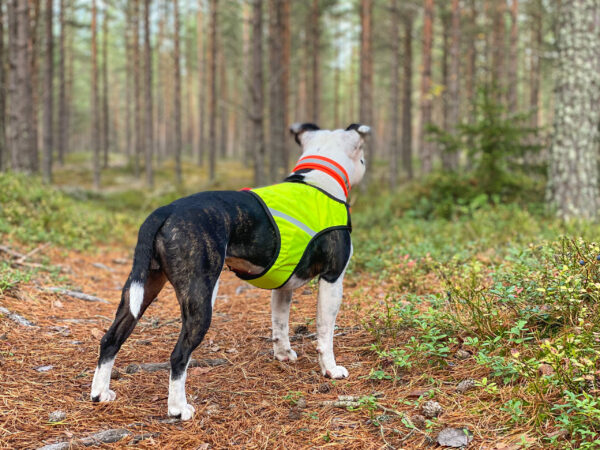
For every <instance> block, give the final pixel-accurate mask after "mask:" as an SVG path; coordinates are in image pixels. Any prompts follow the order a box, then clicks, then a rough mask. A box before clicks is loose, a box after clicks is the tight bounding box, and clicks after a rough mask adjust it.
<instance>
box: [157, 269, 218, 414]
mask: <svg viewBox="0 0 600 450" xmlns="http://www.w3.org/2000/svg"><path fill="white" fill-rule="evenodd" d="M219 274H220V270H219V271H215V273H213V274H211V275H205V276H201V277H199V278H196V279H194V280H190V281H187V280H186V281H185V282H181V283H177V282H176V283H175V291H176V293H177V299H178V300H179V304H180V306H181V333H180V335H179V340H178V341H177V344H176V345H175V349H174V350H173V353H171V374H170V377H169V400H168V407H169V415H170V416H174V417H180V418H181V420H189V419H191V418H192V416H193V415H194V407H193V406H192V405H190V404H189V403H188V402H187V399H186V395H185V380H186V377H187V366H188V364H189V362H190V356H191V354H192V352H193V351H194V349H195V348H196V347H198V345H200V343H201V342H202V339H204V336H205V335H206V332H207V331H208V328H209V326H210V321H211V317H212V303H213V301H214V299H215V298H216V295H217V293H216V291H217V289H218V277H219Z"/></svg>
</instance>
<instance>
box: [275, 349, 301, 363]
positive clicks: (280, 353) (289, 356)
mask: <svg viewBox="0 0 600 450" xmlns="http://www.w3.org/2000/svg"><path fill="white" fill-rule="evenodd" d="M273 354H274V355H275V358H277V359H278V360H279V361H296V360H297V359H298V355H297V354H296V352H295V351H294V350H292V349H291V348H289V349H287V350H275V351H274V352H273Z"/></svg>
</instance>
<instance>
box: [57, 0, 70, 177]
mask: <svg viewBox="0 0 600 450" xmlns="http://www.w3.org/2000/svg"><path fill="white" fill-rule="evenodd" d="M65 6H66V0H60V16H59V21H60V37H59V48H58V52H59V58H58V84H59V87H58V89H59V91H58V143H57V146H58V163H59V164H60V165H61V166H62V165H63V164H64V162H65V154H66V153H67V151H68V150H67V146H68V139H67V89H66V81H65V37H66V19H65Z"/></svg>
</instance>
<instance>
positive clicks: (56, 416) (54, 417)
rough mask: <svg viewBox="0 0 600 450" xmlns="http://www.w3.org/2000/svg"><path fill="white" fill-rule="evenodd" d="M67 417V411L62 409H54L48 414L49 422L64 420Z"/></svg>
mask: <svg viewBox="0 0 600 450" xmlns="http://www.w3.org/2000/svg"><path fill="white" fill-rule="evenodd" d="M66 418H67V413H65V412H64V411H61V410H56V411H53V412H51V413H50V415H49V416H48V422H50V423H55V422H62V421H63V420H65V419H66Z"/></svg>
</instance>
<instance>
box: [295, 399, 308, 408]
mask: <svg viewBox="0 0 600 450" xmlns="http://www.w3.org/2000/svg"><path fill="white" fill-rule="evenodd" d="M296 408H298V409H304V408H306V399H305V398H304V397H300V398H299V399H298V401H297V402H296Z"/></svg>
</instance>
